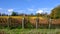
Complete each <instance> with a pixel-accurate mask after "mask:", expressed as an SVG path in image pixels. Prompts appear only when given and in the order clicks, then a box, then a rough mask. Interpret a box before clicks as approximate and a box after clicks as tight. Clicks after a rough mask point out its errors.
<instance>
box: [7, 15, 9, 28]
mask: <svg viewBox="0 0 60 34" xmlns="http://www.w3.org/2000/svg"><path fill="white" fill-rule="evenodd" d="M7 26H8V28H9V15H8V19H7Z"/></svg>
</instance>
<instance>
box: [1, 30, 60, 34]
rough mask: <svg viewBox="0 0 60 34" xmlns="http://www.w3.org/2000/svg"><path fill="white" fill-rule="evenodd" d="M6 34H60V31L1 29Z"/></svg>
mask: <svg viewBox="0 0 60 34" xmlns="http://www.w3.org/2000/svg"><path fill="white" fill-rule="evenodd" d="M0 33H4V34H60V29H12V30H10V29H0Z"/></svg>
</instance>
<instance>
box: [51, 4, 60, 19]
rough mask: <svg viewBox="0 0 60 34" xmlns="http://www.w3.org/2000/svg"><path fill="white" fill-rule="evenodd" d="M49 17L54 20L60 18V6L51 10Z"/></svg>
mask: <svg viewBox="0 0 60 34" xmlns="http://www.w3.org/2000/svg"><path fill="white" fill-rule="evenodd" d="M50 16H51V18H55V19H57V18H60V5H59V6H57V7H55V8H54V9H52V12H51V14H50Z"/></svg>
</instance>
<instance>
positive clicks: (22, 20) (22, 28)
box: [22, 15, 25, 29]
mask: <svg viewBox="0 0 60 34" xmlns="http://www.w3.org/2000/svg"><path fill="white" fill-rule="evenodd" d="M24 18H25V15H23V18H22V29H24Z"/></svg>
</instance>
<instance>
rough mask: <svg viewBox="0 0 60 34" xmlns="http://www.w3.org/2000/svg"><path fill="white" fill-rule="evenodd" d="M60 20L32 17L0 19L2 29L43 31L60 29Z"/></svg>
mask: <svg viewBox="0 0 60 34" xmlns="http://www.w3.org/2000/svg"><path fill="white" fill-rule="evenodd" d="M59 21H60V20H59V19H57V20H54V19H40V18H34V17H33V18H31V17H23V18H21V17H15V18H14V17H8V18H5V17H3V18H0V28H11V29H13V28H22V29H24V28H36V29H38V28H41V29H51V28H53V29H56V28H60V24H59V23H60V22H59Z"/></svg>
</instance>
